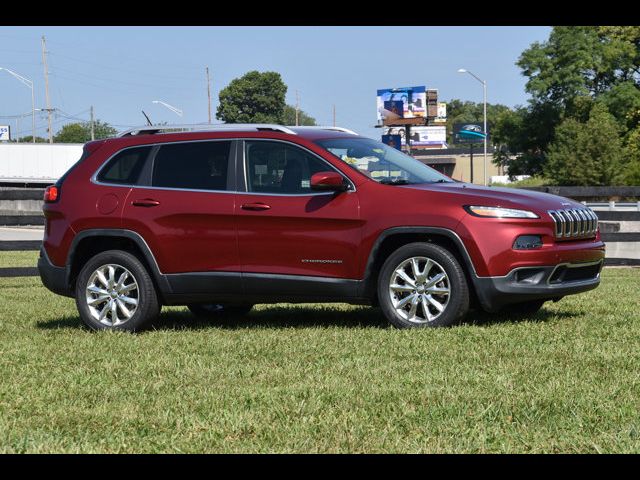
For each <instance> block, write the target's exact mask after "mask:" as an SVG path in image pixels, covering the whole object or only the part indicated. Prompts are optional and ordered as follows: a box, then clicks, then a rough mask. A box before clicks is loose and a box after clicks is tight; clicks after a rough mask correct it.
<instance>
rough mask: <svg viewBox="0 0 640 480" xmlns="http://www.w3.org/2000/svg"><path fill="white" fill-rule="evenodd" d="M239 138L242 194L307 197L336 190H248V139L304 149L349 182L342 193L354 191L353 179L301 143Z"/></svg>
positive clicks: (331, 193) (327, 193)
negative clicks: (242, 178) (242, 182)
mask: <svg viewBox="0 0 640 480" xmlns="http://www.w3.org/2000/svg"><path fill="white" fill-rule="evenodd" d="M238 140H240V143H241V144H242V148H241V150H242V160H241V161H242V172H243V176H244V188H245V190H244V192H242V191H239V190H238V192H237V193H241V194H242V193H243V194H247V195H267V196H271V197H309V196H318V195H335V193H336V192H332V191H329V192H311V193H262V192H250V191H249V179H248V177H247V157H246V148H245V142H246V141H247V140H248V141H252V142H253V141H260V142H278V143H285V144H287V145H290V146H293V147H298V148H300V149H302V150H304V151H305V152H308V153H309V154H311V155H312V156H314V157H316V158H318V159H319V160H320V161H322V162H324V163H325V164H327V165H328V166H329V168H330V169H331V170H333V171H335V172H337V173H339V174H340V175H341V176H342V178H345V179H346V180H347V182H348V183H349V187H348V188H347V190H345V191H344V192H342V193H352V192H356V191H357V189H356V185H355V183H353V181H352V180H351V179H350V178H349V177H347V175H346V174H344V173H343V172H341V171H340V170H338V168H337V167H335V166H334V165H332V164H331V163H329V161H328V160H326V159H325V158H322V157H321V156H320V155H318V154H317V153H315V152H313V151H311V150H309V149H308V148H307V147H305V146H303V145H299V144H297V143H294V142H289V141H287V140H280V139H275V138H252V137H246V138H240V139H238Z"/></svg>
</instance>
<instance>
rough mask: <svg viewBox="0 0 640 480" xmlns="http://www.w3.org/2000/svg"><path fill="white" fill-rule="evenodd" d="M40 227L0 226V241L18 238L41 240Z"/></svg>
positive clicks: (16, 239) (42, 233)
mask: <svg viewBox="0 0 640 480" xmlns="http://www.w3.org/2000/svg"><path fill="white" fill-rule="evenodd" d="M43 236H44V228H42V227H0V242H5V241H19V240H42V237H43Z"/></svg>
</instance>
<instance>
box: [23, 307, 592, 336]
mask: <svg viewBox="0 0 640 480" xmlns="http://www.w3.org/2000/svg"><path fill="white" fill-rule="evenodd" d="M581 315H583V313H582V312H575V311H566V310H564V311H552V310H548V309H545V308H544V307H543V308H542V309H541V310H540V311H538V312H537V313H535V314H533V315H516V314H513V313H506V312H498V313H487V312H483V311H479V310H472V311H470V312H469V314H468V315H467V316H466V318H465V319H464V321H463V322H462V325H463V326H478V327H493V326H498V325H504V324H517V323H522V322H534V323H545V322H549V321H552V320H563V319H571V318H574V317H577V316H581ZM36 326H37V327H38V328H40V329H44V330H55V329H68V328H73V329H85V330H86V329H87V328H86V327H85V326H84V324H83V323H82V321H81V320H80V317H78V316H68V317H63V318H59V319H52V320H43V321H39V322H37V323H36ZM325 327H331V328H336V327H339V328H381V329H387V328H392V327H391V326H390V325H389V323H388V322H387V320H386V318H385V317H384V315H383V314H382V311H381V310H380V309H379V308H371V307H362V308H359V307H354V308H352V309H347V310H342V309H336V308H331V306H326V307H325V306H319V307H318V306H314V307H311V306H306V305H305V306H295V305H286V306H280V305H275V306H268V307H258V308H256V309H254V310H252V311H251V312H250V313H249V314H247V315H244V316H225V315H220V316H216V317H214V318H211V319H202V318H198V317H196V316H194V315H193V314H192V313H190V312H189V311H188V310H186V309H165V310H164V311H163V312H162V313H161V315H160V316H159V317H158V318H157V319H156V320H155V321H154V322H152V324H151V325H149V327H148V328H147V329H146V331H159V330H205V329H214V328H217V329H225V330H237V329H251V328H256V329H281V328H325Z"/></svg>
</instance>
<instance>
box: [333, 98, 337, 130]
mask: <svg viewBox="0 0 640 480" xmlns="http://www.w3.org/2000/svg"><path fill="white" fill-rule="evenodd" d="M333 126H334V127H335V126H336V104H335V103H334V104H333Z"/></svg>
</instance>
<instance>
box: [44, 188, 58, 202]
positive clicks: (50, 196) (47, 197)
mask: <svg viewBox="0 0 640 480" xmlns="http://www.w3.org/2000/svg"><path fill="white" fill-rule="evenodd" d="M59 198H60V190H58V187H56V186H55V185H49V186H48V187H47V188H45V190H44V203H53V202H57V201H58V199H59Z"/></svg>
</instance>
